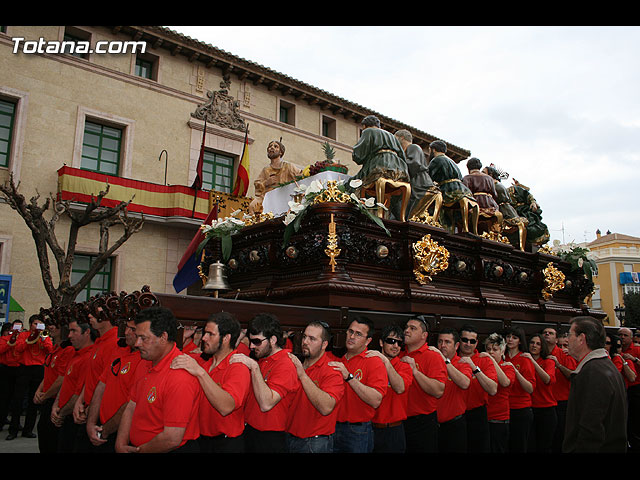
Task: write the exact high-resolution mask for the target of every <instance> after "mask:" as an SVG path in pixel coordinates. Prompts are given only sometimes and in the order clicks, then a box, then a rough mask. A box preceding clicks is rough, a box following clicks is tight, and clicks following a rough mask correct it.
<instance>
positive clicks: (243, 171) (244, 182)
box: [232, 125, 249, 197]
mask: <svg viewBox="0 0 640 480" xmlns="http://www.w3.org/2000/svg"><path fill="white" fill-rule="evenodd" d="M248 147H249V125H247V131H246V133H245V135H244V147H243V148H242V157H241V158H240V163H239V164H238V171H237V172H236V184H235V186H234V188H233V193H232V195H234V196H236V197H241V196H242V197H244V196H245V195H246V194H247V190H248V189H249V148H248Z"/></svg>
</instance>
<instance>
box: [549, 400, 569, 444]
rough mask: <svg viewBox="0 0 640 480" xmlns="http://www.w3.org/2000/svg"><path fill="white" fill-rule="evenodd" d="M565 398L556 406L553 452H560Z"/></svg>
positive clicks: (565, 409) (564, 420)
mask: <svg viewBox="0 0 640 480" xmlns="http://www.w3.org/2000/svg"><path fill="white" fill-rule="evenodd" d="M567 403H568V402H567V400H561V401H559V402H558V405H557V406H556V415H557V416H558V424H557V425H556V431H555V433H554V434H553V445H552V446H551V451H552V452H553V453H562V442H563V440H564V427H565V425H566V418H567Z"/></svg>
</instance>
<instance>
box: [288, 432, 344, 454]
mask: <svg viewBox="0 0 640 480" xmlns="http://www.w3.org/2000/svg"><path fill="white" fill-rule="evenodd" d="M287 449H288V451H289V453H333V435H318V436H316V437H307V438H300V437H296V436H294V435H291V434H290V433H287Z"/></svg>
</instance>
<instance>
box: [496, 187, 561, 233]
mask: <svg viewBox="0 0 640 480" xmlns="http://www.w3.org/2000/svg"><path fill="white" fill-rule="evenodd" d="M507 191H508V192H509V197H510V198H511V203H512V205H513V206H514V208H515V209H516V212H518V215H520V216H521V217H524V218H526V219H527V220H528V221H529V223H528V225H527V243H530V244H533V245H543V244H545V243H547V242H548V241H549V238H550V235H549V230H548V228H547V226H546V225H545V224H544V223H543V222H542V209H541V208H540V206H539V205H538V202H537V201H536V199H535V198H533V195H531V192H529V187H527V186H525V185H523V184H521V183H520V182H518V181H517V180H516V179H515V178H514V179H513V185H511V186H510V187H509V188H508V189H507Z"/></svg>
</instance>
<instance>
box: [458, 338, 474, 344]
mask: <svg viewBox="0 0 640 480" xmlns="http://www.w3.org/2000/svg"><path fill="white" fill-rule="evenodd" d="M460 341H461V342H463V343H470V344H471V345H475V344H476V343H478V340H476V339H475V338H466V337H460Z"/></svg>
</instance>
